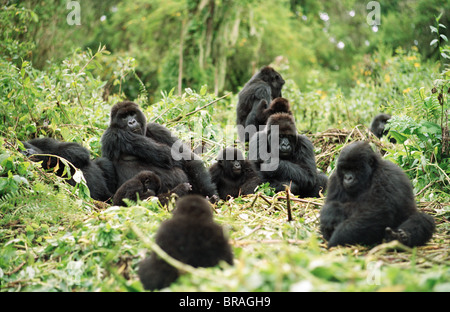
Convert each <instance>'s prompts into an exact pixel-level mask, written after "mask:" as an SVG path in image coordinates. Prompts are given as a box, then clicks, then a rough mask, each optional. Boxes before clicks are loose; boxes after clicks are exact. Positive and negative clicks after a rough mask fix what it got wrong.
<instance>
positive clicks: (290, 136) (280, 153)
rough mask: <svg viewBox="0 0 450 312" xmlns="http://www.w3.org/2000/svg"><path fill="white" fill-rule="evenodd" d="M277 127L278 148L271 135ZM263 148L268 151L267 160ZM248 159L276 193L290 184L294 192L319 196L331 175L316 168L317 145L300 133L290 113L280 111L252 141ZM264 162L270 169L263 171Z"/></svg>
mask: <svg viewBox="0 0 450 312" xmlns="http://www.w3.org/2000/svg"><path fill="white" fill-rule="evenodd" d="M274 126H277V127H278V139H279V140H278V143H279V144H278V147H274V146H272V144H273V143H274V142H276V140H275V141H274V140H273V138H272V136H273V135H275V134H274V132H273V131H275V129H273V127H274ZM274 128H275V127H274ZM264 147H266V149H267V152H268V154H267V157H266V158H265V159H264V157H263V153H264V149H265V148H264ZM255 151H256V155H254V154H255ZM249 159H251V160H252V161H253V164H254V166H255V167H256V169H257V170H258V171H259V174H260V176H261V178H262V180H263V182H269V183H270V186H272V187H274V188H275V191H276V192H279V191H284V190H285V185H287V186H289V185H290V186H291V192H292V193H293V194H295V195H299V196H301V197H318V196H319V193H320V191H321V190H322V191H325V189H326V185H327V180H328V178H327V176H326V175H325V174H323V173H321V172H318V171H317V167H316V159H315V154H314V147H313V145H312V143H311V141H310V140H309V139H308V138H307V137H306V136H304V135H300V134H298V133H297V129H296V128H295V122H294V118H293V117H292V115H290V114H287V113H277V114H274V115H272V116H270V117H269V120H268V121H267V125H266V128H265V130H264V131H260V132H257V133H256V134H255V135H254V136H253V137H252V138H251V140H250V144H249ZM263 165H267V166H266V167H267V168H269V167H270V169H269V170H264V169H263V167H262V166H263Z"/></svg>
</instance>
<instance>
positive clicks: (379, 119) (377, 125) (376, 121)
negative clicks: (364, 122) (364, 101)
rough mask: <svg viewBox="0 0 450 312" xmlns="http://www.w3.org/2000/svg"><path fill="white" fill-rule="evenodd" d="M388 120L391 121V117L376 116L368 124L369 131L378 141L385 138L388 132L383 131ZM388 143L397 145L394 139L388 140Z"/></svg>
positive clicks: (385, 115) (387, 115) (384, 115)
mask: <svg viewBox="0 0 450 312" xmlns="http://www.w3.org/2000/svg"><path fill="white" fill-rule="evenodd" d="M389 119H391V115H389V114H378V115H376V116H375V117H374V118H373V120H372V123H371V124H370V131H371V132H372V133H373V134H374V135H375V136H376V137H377V138H379V139H381V137H382V136H386V135H387V134H388V133H389V131H388V130H384V128H385V127H386V123H387V122H388V120H389ZM389 141H390V142H391V143H397V140H395V139H394V138H390V139H389Z"/></svg>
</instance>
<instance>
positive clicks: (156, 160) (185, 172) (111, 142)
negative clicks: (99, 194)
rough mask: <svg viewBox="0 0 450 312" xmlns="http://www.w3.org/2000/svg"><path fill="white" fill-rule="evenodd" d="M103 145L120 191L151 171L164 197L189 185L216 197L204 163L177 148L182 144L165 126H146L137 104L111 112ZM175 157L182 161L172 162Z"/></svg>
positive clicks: (121, 104)
mask: <svg viewBox="0 0 450 312" xmlns="http://www.w3.org/2000/svg"><path fill="white" fill-rule="evenodd" d="M101 142H102V154H103V156H104V157H106V158H108V159H110V160H111V161H112V162H113V164H114V167H115V169H116V174H117V187H120V186H121V185H122V184H123V183H125V182H126V181H128V180H129V179H131V178H133V177H134V176H136V175H137V174H138V173H140V172H141V171H144V170H150V171H153V172H154V173H155V174H156V175H157V176H158V177H159V178H160V180H161V189H160V191H161V192H162V193H165V192H169V191H170V190H172V189H173V188H175V187H176V186H178V185H179V184H181V183H190V184H191V186H192V192H193V193H196V194H201V195H204V196H208V197H210V198H213V197H217V191H216V189H215V186H214V184H212V183H211V177H210V175H209V172H208V170H207V169H206V168H205V166H204V164H203V161H202V160H201V159H200V158H199V157H198V156H197V155H195V154H194V153H193V152H192V151H191V150H190V149H189V148H188V147H186V146H184V144H178V143H179V142H180V141H179V140H178V139H177V138H176V137H175V136H174V135H172V133H171V132H170V131H169V130H168V129H167V128H165V127H164V126H162V125H159V124H156V123H148V124H146V118H145V116H144V114H143V113H142V111H141V110H140V108H139V106H138V105H137V104H136V103H133V102H129V101H125V102H119V103H117V104H115V105H114V106H113V107H112V108H111V120H110V125H109V127H108V129H107V130H106V131H105V133H104V134H103V136H102V139H101ZM176 146H179V147H176ZM180 147H181V148H182V151H180V150H179V148H180ZM173 155H177V156H179V158H178V159H173Z"/></svg>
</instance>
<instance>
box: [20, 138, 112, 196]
mask: <svg viewBox="0 0 450 312" xmlns="http://www.w3.org/2000/svg"><path fill="white" fill-rule="evenodd" d="M23 145H24V146H25V148H26V150H25V151H23V152H22V153H23V154H24V155H25V156H28V157H30V158H31V159H32V160H34V161H42V167H43V168H44V169H54V168H56V167H58V169H57V170H56V174H57V175H58V176H60V177H61V176H63V174H64V168H65V166H64V165H63V164H62V163H60V161H59V159H58V158H57V157H51V156H48V155H56V156H59V157H62V158H64V159H66V160H68V161H69V162H71V163H72V164H73V165H74V166H75V167H76V168H78V169H80V170H81V171H82V172H83V176H84V178H85V179H86V184H87V186H88V188H89V192H90V195H91V197H92V198H93V199H95V200H100V201H106V200H108V199H109V198H111V197H112V195H113V193H114V191H115V188H116V187H115V182H114V181H115V172H114V166H113V164H112V163H111V162H110V161H109V160H108V159H106V158H98V159H96V160H94V161H93V160H91V159H90V153H89V151H88V150H87V149H86V148H84V147H83V146H81V145H80V144H78V143H73V142H60V141H57V140H55V139H52V138H39V139H32V140H30V141H28V142H23ZM70 173H71V176H73V174H74V173H75V170H74V169H73V168H72V167H71V168H70ZM68 183H69V184H70V185H75V184H76V182H75V181H74V180H73V178H71V179H69V180H68Z"/></svg>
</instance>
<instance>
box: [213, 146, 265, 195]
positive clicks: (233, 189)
mask: <svg viewBox="0 0 450 312" xmlns="http://www.w3.org/2000/svg"><path fill="white" fill-rule="evenodd" d="M209 172H210V173H211V180H212V182H213V183H214V184H216V186H217V191H218V192H219V197H220V198H221V199H227V196H231V197H234V198H236V197H238V196H239V195H247V194H253V193H254V192H255V188H256V187H257V186H258V185H259V184H261V183H262V181H261V179H260V177H259V175H258V173H257V172H256V171H255V170H254V169H253V167H252V165H251V163H250V161H249V160H244V156H243V155H242V152H241V151H240V150H238V149H237V148H233V147H229V148H226V149H223V150H221V151H220V152H219V154H218V155H217V163H215V164H214V165H212V166H211V167H210V168H209Z"/></svg>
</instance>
